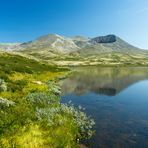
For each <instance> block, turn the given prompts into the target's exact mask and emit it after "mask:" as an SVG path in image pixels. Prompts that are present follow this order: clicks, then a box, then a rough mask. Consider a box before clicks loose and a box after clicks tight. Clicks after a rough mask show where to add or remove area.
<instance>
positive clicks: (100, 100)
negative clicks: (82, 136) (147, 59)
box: [61, 66, 148, 148]
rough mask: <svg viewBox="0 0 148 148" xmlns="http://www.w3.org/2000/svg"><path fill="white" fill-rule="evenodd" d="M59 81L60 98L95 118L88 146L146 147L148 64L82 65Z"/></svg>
mask: <svg viewBox="0 0 148 148" xmlns="http://www.w3.org/2000/svg"><path fill="white" fill-rule="evenodd" d="M73 71H74V72H73V73H72V74H71V75H70V76H69V77H68V78H67V79H65V80H63V81H62V82H61V88H62V102H64V103H67V102H69V101H72V104H74V105H75V106H79V105H80V106H82V107H84V108H85V112H86V113H87V115H90V116H91V117H92V118H93V119H94V120H95V122H96V125H95V127H94V130H95V135H94V136H93V137H92V139H90V140H89V141H86V142H84V144H86V145H87V146H88V147H92V148H148V68H144V67H129V68H127V67H123V68H122V67H121V68H120V67H118V68H108V67H95V66H92V67H83V68H74V69H73Z"/></svg>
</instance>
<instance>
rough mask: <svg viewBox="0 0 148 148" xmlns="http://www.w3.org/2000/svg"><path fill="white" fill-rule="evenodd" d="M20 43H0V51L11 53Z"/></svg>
mask: <svg viewBox="0 0 148 148" xmlns="http://www.w3.org/2000/svg"><path fill="white" fill-rule="evenodd" d="M19 45H20V43H0V50H6V51H11V50H13V49H17V48H18V47H19Z"/></svg>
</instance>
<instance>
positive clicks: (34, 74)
mask: <svg viewBox="0 0 148 148" xmlns="http://www.w3.org/2000/svg"><path fill="white" fill-rule="evenodd" d="M67 72H68V69H66V68H58V67H54V66H50V65H48V64H46V63H42V62H39V61H36V60H33V59H28V58H25V57H22V56H19V55H15V54H8V53H0V147H2V148H12V147H16V148H17V147H19V148H22V147H23V148H40V147H50V148H57V147H60V148H62V147H63V148H70V147H72V148H74V147H78V144H79V142H80V141H81V140H83V139H88V138H90V137H91V136H92V134H93V130H92V127H93V125H94V121H93V120H92V119H91V118H90V117H88V116H87V115H86V114H85V113H84V112H83V109H82V108H81V107H79V108H75V107H74V106H73V105H71V104H62V103H60V88H59V87H58V85H57V82H58V80H59V79H61V78H62V77H64V76H65V74H66V73H67Z"/></svg>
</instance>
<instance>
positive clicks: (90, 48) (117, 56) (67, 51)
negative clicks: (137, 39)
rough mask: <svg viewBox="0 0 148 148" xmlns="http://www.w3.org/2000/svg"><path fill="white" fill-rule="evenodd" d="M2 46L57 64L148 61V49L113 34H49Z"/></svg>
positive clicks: (114, 63)
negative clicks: (71, 35) (90, 35)
mask: <svg viewBox="0 0 148 148" xmlns="http://www.w3.org/2000/svg"><path fill="white" fill-rule="evenodd" d="M0 47H1V46H0ZM2 48H3V49H5V50H6V49H11V50H12V51H13V52H19V53H21V54H25V55H27V56H33V57H35V58H38V59H41V60H45V61H47V62H50V63H54V64H58V65H95V64H99V65H100V64H103V65H104V64H106V65H108V64H109V65H110V64H112V65H116V64H131V63H132V64H136V65H137V64H143V65H145V64H148V63H147V61H148V51H146V50H142V49H139V48H137V47H134V46H132V45H130V44H129V43H127V42H126V41H124V40H122V39H121V38H119V37H118V36H116V35H112V34H110V35H107V36H98V37H95V38H89V37H83V36H74V37H65V36H60V35H57V34H48V35H45V36H41V37H39V38H37V39H35V40H32V41H29V42H25V43H22V44H15V45H13V46H12V45H11V46H10V47H9V46H8V45H7V46H2Z"/></svg>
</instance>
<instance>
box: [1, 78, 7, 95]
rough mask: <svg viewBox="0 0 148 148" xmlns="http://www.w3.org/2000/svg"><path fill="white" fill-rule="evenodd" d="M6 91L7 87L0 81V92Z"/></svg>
mask: <svg viewBox="0 0 148 148" xmlns="http://www.w3.org/2000/svg"><path fill="white" fill-rule="evenodd" d="M3 91H7V85H6V83H5V81H4V80H3V79H0V92H3Z"/></svg>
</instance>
